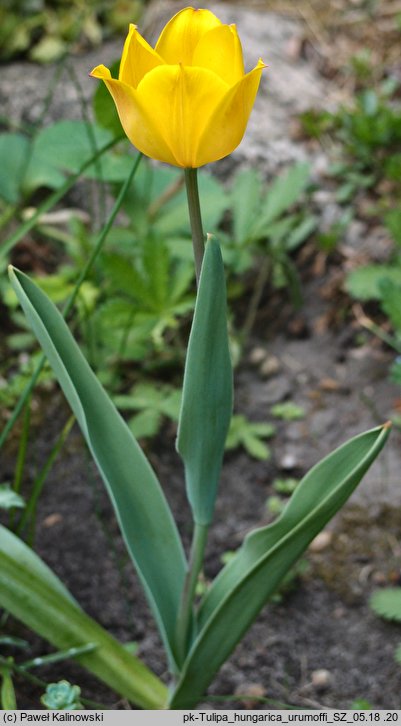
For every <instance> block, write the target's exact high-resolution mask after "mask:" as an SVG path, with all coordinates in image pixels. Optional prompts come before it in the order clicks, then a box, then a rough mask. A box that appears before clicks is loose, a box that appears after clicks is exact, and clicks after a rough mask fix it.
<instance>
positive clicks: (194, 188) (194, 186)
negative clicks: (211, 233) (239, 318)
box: [185, 169, 205, 285]
mask: <svg viewBox="0 0 401 726" xmlns="http://www.w3.org/2000/svg"><path fill="white" fill-rule="evenodd" d="M197 171H198V170H197V169H185V186H186V188H187V199H188V210H189V220H190V223H191V232H192V244H193V248H194V258H195V272H196V282H197V284H198V285H199V276H200V271H201V267H202V260H203V253H204V251H205V236H204V234H203V227H202V217H201V211H200V203H199V190H198V176H197Z"/></svg>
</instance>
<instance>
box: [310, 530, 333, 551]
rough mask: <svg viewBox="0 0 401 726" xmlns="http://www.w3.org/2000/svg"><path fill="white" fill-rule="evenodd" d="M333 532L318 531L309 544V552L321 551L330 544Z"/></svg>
mask: <svg viewBox="0 0 401 726" xmlns="http://www.w3.org/2000/svg"><path fill="white" fill-rule="evenodd" d="M332 539H333V533H332V532H328V531H323V532H319V534H318V535H316V537H315V539H313V540H312V542H311V543H310V545H309V550H310V551H311V552H323V550H325V549H326V547H328V546H329V544H331V541H332Z"/></svg>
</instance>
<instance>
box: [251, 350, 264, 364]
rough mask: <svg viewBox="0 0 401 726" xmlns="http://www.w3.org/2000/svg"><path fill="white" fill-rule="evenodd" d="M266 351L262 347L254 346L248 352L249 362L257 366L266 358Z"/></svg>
mask: <svg viewBox="0 0 401 726" xmlns="http://www.w3.org/2000/svg"><path fill="white" fill-rule="evenodd" d="M266 355H267V353H266V351H265V349H264V348H261V347H260V346H257V347H256V348H252V350H251V352H250V354H249V362H250V364H251V365H253V366H259V365H260V364H261V363H263V361H265V360H266Z"/></svg>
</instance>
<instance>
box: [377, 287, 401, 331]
mask: <svg viewBox="0 0 401 726" xmlns="http://www.w3.org/2000/svg"><path fill="white" fill-rule="evenodd" d="M379 291H380V295H381V307H382V309H383V311H384V312H385V313H386V315H387V316H388V318H389V320H390V323H391V325H392V326H393V328H394V330H396V331H397V332H401V280H400V282H399V283H398V284H397V283H395V282H393V281H392V280H388V279H386V278H384V279H383V280H380V281H379Z"/></svg>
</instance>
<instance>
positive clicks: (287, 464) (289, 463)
mask: <svg viewBox="0 0 401 726" xmlns="http://www.w3.org/2000/svg"><path fill="white" fill-rule="evenodd" d="M298 463H299V462H298V459H297V457H296V456H295V454H293V453H292V452H290V451H289V452H287V453H286V454H284V456H283V457H282V458H281V461H280V469H284V470H285V471H290V470H291V469H295V468H296V467H297V466H298Z"/></svg>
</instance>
